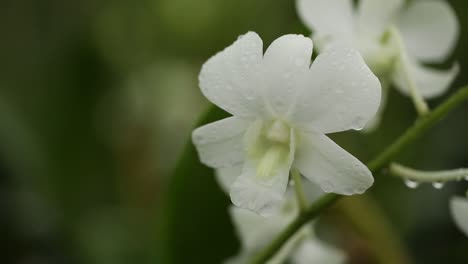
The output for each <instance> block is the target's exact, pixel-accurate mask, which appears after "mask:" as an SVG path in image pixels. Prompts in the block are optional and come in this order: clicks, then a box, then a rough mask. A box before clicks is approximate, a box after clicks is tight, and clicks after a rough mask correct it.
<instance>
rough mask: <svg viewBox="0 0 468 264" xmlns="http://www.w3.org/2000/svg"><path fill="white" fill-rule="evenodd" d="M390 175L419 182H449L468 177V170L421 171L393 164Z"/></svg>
mask: <svg viewBox="0 0 468 264" xmlns="http://www.w3.org/2000/svg"><path fill="white" fill-rule="evenodd" d="M390 174H392V175H394V176H397V177H401V178H403V179H409V180H412V181H417V182H447V181H460V180H462V179H464V178H467V177H468V168H459V169H454V170H444V171H421V170H415V169H412V168H408V167H405V166H403V165H400V164H397V163H392V164H391V165H390ZM467 179H468V178H467Z"/></svg>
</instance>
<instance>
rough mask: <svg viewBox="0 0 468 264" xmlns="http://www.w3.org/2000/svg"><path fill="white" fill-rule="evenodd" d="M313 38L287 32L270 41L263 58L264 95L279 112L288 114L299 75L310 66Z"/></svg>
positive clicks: (274, 111)
mask: <svg viewBox="0 0 468 264" xmlns="http://www.w3.org/2000/svg"><path fill="white" fill-rule="evenodd" d="M312 47H313V46H312V40H311V39H310V38H307V37H304V36H303V35H285V36H282V37H280V38H278V39H276V40H275V41H273V42H272V43H271V45H270V46H269V47H268V49H267V50H266V52H265V56H264V58H263V62H262V66H263V67H262V70H263V71H264V74H265V75H264V76H265V78H264V87H265V97H266V98H265V99H266V100H267V102H268V104H269V106H270V108H271V110H272V111H273V113H274V114H275V115H276V116H282V115H285V114H286V113H287V112H288V111H289V110H290V109H291V105H292V104H293V101H294V100H295V98H296V94H297V87H298V85H297V81H298V79H299V78H298V77H300V76H303V75H304V73H305V72H306V71H307V70H308V69H309V67H310V62H311V56H312Z"/></svg>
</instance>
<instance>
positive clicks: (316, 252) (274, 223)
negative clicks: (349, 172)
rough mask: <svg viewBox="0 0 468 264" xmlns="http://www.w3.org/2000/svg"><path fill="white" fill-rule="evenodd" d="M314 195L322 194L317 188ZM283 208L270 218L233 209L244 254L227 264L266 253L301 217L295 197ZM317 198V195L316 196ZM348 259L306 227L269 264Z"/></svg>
mask: <svg viewBox="0 0 468 264" xmlns="http://www.w3.org/2000/svg"><path fill="white" fill-rule="evenodd" d="M313 189H314V191H315V192H314V193H315V194H317V193H321V192H320V190H317V189H315V188H313ZM289 194H290V195H288V198H287V199H285V201H284V202H283V205H282V207H281V208H280V209H279V210H278V211H276V212H275V214H274V215H273V216H271V217H269V218H264V217H262V216H260V215H258V214H255V213H253V212H251V211H249V210H246V209H242V208H238V207H234V206H233V207H231V208H230V211H229V212H230V214H231V217H232V220H233V223H234V226H235V228H236V231H237V235H238V237H239V239H240V241H241V250H240V253H239V254H238V255H237V256H235V257H233V258H231V259H229V260H228V261H226V264H244V263H247V262H248V260H250V259H251V258H252V257H255V255H256V254H258V253H259V251H260V250H262V249H264V247H265V246H267V245H268V243H270V242H271V241H272V240H273V239H274V238H275V237H277V235H278V234H279V233H280V232H281V231H282V230H284V228H285V227H286V226H287V225H288V224H289V223H291V222H292V221H293V220H294V218H295V217H296V215H297V213H298V206H297V203H296V202H295V200H294V195H292V193H289ZM316 196H317V195H316ZM345 259H346V255H345V253H344V252H342V251H341V250H339V249H336V248H334V247H333V246H331V245H328V244H326V243H324V242H322V241H320V240H319V239H318V238H317V237H316V235H315V234H314V231H313V225H311V224H309V225H306V226H304V227H302V228H301V229H300V230H299V231H298V232H297V233H296V234H295V235H294V236H293V237H291V238H290V239H289V241H288V242H287V243H286V244H285V245H284V246H283V247H282V248H281V250H280V251H279V252H278V253H276V254H275V256H274V257H273V258H272V259H270V260H269V261H268V262H267V264H276V263H277V264H280V263H284V262H285V261H287V260H289V262H288V263H293V264H309V263H327V264H335V263H336V264H338V263H344V261H345Z"/></svg>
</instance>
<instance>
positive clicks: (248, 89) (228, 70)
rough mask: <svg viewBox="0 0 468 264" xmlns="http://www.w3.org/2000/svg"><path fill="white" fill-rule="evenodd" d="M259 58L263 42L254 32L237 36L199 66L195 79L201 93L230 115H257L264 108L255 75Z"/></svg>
mask: <svg viewBox="0 0 468 264" xmlns="http://www.w3.org/2000/svg"><path fill="white" fill-rule="evenodd" d="M262 55H263V43H262V40H261V39H260V37H259V36H258V35H257V33H254V32H249V33H247V34H245V35H243V36H240V37H239V39H237V41H236V42H234V44H232V45H231V46H229V47H227V48H226V49H225V50H223V51H221V52H219V53H218V54H216V55H215V56H213V57H211V58H210V59H209V60H208V61H207V62H206V63H205V64H204V65H203V67H202V70H201V72H200V76H199V80H200V88H201V91H202V92H203V94H204V95H205V96H206V98H208V99H209V100H210V101H211V102H213V103H214V104H216V105H217V106H219V107H220V108H222V109H224V110H226V111H227V112H229V113H231V114H233V115H236V116H240V117H253V116H259V115H261V114H262V113H263V112H264V109H263V107H264V106H263V103H262V99H261V93H262V92H261V89H259V87H258V85H257V83H256V80H257V77H256V75H258V74H257V69H258V66H259V64H260V62H261V59H262Z"/></svg>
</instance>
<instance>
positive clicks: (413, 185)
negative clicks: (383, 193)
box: [405, 179, 419, 189]
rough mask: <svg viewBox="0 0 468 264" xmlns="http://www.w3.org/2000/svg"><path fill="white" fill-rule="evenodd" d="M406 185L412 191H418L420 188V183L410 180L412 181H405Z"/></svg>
mask: <svg viewBox="0 0 468 264" xmlns="http://www.w3.org/2000/svg"><path fill="white" fill-rule="evenodd" d="M405 185H406V186H407V187H408V188H410V189H416V188H418V186H419V182H417V181H413V180H410V179H406V180H405Z"/></svg>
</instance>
